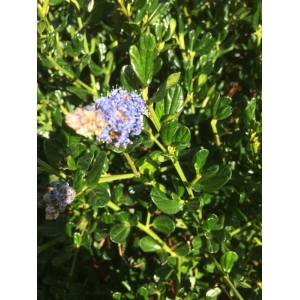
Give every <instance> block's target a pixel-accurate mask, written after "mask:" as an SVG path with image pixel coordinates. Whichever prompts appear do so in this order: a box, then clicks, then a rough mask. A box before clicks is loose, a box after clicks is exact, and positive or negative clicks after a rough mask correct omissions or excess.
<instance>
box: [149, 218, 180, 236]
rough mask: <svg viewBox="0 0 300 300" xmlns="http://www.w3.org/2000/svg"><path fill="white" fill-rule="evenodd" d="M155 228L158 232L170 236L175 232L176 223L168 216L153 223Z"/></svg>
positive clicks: (156, 219)
mask: <svg viewBox="0 0 300 300" xmlns="http://www.w3.org/2000/svg"><path fill="white" fill-rule="evenodd" d="M153 227H154V229H156V230H157V231H160V232H162V233H165V234H170V233H172V232H173V231H174V230H175V222H174V221H173V220H172V219H171V218H170V217H168V216H164V215H162V216H158V217H156V218H155V219H154V221H153Z"/></svg>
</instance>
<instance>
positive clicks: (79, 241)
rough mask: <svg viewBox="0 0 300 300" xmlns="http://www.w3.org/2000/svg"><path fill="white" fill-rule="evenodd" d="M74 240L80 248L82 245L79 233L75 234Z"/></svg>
mask: <svg viewBox="0 0 300 300" xmlns="http://www.w3.org/2000/svg"><path fill="white" fill-rule="evenodd" d="M73 240H74V244H75V245H77V246H80V245H81V240H82V239H81V234H80V233H79V232H74V235H73Z"/></svg>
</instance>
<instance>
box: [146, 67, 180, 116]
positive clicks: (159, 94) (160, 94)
mask: <svg viewBox="0 0 300 300" xmlns="http://www.w3.org/2000/svg"><path fill="white" fill-rule="evenodd" d="M180 74H181V73H180V72H178V73H173V74H171V75H169V76H168V78H167V79H166V80H165V81H164V82H163V83H162V84H161V85H160V87H159V88H158V89H157V91H156V92H155V93H154V95H153V97H152V98H150V99H149V101H150V102H154V103H157V102H159V101H161V100H162V99H163V98H164V96H165V93H166V91H167V90H168V89H170V88H172V87H174V86H176V84H177V82H178V81H179V78H180ZM177 89H178V90H179V91H178V90H177V91H176V93H177V94H179V93H180V90H181V95H179V96H178V99H175V101H174V102H175V103H174V104H173V106H176V103H177V102H179V100H181V101H182V103H181V105H183V94H182V89H181V87H180V85H178V88H177ZM172 94H175V92H174V91H172ZM176 96H177V95H176ZM180 96H181V98H179V97H180ZM173 98H174V97H173V95H171V96H169V97H167V99H166V100H165V102H166V103H167V104H165V105H164V107H169V110H170V106H172V103H168V101H169V102H172V101H173V100H174V99H173ZM177 105H179V104H177Z"/></svg>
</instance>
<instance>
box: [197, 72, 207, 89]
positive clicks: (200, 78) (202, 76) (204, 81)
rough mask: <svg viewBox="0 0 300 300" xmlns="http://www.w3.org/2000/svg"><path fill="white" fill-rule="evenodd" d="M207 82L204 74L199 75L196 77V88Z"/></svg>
mask: <svg viewBox="0 0 300 300" xmlns="http://www.w3.org/2000/svg"><path fill="white" fill-rule="evenodd" d="M206 81H207V75H206V74H200V76H199V77H198V88H201V87H202V85H203V84H205V83H206Z"/></svg>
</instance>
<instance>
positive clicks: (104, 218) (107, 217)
mask: <svg viewBox="0 0 300 300" xmlns="http://www.w3.org/2000/svg"><path fill="white" fill-rule="evenodd" d="M114 220H115V217H114V216H113V215H112V214H110V213H107V212H105V213H103V214H102V215H101V222H103V223H105V224H112V223H113V222H114Z"/></svg>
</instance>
